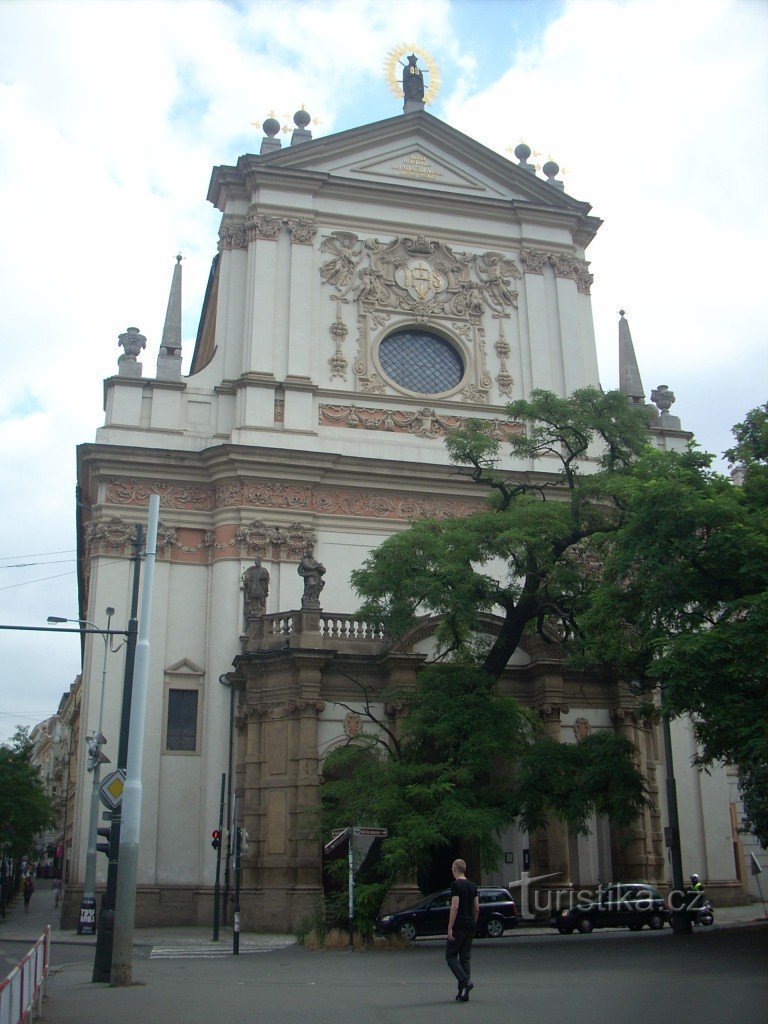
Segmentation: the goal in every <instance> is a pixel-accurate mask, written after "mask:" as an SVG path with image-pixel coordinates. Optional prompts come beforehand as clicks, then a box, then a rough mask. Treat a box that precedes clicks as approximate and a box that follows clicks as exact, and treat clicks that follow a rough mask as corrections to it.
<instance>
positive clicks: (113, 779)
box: [99, 768, 125, 811]
mask: <svg viewBox="0 0 768 1024" xmlns="http://www.w3.org/2000/svg"><path fill="white" fill-rule="evenodd" d="M124 786H125V769H124V768H118V770H117V771H116V772H110V773H109V775H107V776H105V778H104V781H103V782H102V784H101V785H100V786H99V800H101V802H102V804H103V805H104V806H105V807H106V808H107V810H108V811H115V810H117V808H118V807H119V806H120V804H121V803H122V800H123V788H124Z"/></svg>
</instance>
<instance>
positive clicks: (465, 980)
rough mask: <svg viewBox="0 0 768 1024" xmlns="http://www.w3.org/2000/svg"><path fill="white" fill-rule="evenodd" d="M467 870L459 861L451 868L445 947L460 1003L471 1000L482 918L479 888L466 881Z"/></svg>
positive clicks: (447, 961) (462, 862) (446, 958)
mask: <svg viewBox="0 0 768 1024" xmlns="http://www.w3.org/2000/svg"><path fill="white" fill-rule="evenodd" d="M466 870H467V865H466V863H465V862H464V861H463V860H458V859H457V860H455V861H454V862H453V864H452V865H451V872H452V873H453V882H452V884H451V910H450V914H449V916H448V943H447V945H446V948H445V960H446V963H447V964H448V966H449V967H450V969H451V970H452V971H453V974H454V976H455V978H456V980H457V981H458V983H459V991H458V992H457V993H456V999H457V1001H458V1002H460V1003H466V1002H468V1001H469V992H470V989H472V988H474V985H473V984H472V982H471V981H470V980H469V961H470V957H471V956H472V940H473V939H474V937H475V929H476V928H477V919H478V916H479V915H480V901H479V899H478V897H477V886H476V885H475V883H474V882H470V880H469V879H468V878H467V876H466Z"/></svg>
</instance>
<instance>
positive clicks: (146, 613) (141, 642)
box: [110, 494, 160, 987]
mask: <svg viewBox="0 0 768 1024" xmlns="http://www.w3.org/2000/svg"><path fill="white" fill-rule="evenodd" d="M159 513H160V496H159V495H158V494H153V495H151V497H150V499H149V520H148V523H147V549H146V555H145V569H144V582H143V585H142V601H141V620H140V622H139V636H138V640H137V643H136V663H135V665H134V670H133V696H132V700H131V724H130V733H129V738H128V763H127V765H126V776H125V788H124V789H123V799H122V805H123V817H122V829H121V832H120V868H119V871H118V874H117V894H116V898H115V937H114V943H113V947H112V971H111V974H110V983H111V984H112V985H113V986H115V987H118V986H124V985H131V984H132V983H133V924H134V919H135V916H136V878H137V875H138V863H139V839H140V837H141V760H142V754H143V751H144V720H145V717H146V709H147V684H148V681H149V653H150V648H149V629H150V625H151V623H152V589H153V585H154V578H155V557H156V547H157V521H158V517H159Z"/></svg>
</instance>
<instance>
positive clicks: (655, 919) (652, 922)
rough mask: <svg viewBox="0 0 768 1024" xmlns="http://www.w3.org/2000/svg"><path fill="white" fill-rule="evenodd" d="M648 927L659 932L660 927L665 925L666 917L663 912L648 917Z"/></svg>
mask: <svg viewBox="0 0 768 1024" xmlns="http://www.w3.org/2000/svg"><path fill="white" fill-rule="evenodd" d="M648 927H649V928H650V929H651V931H654V932H657V931H658V930H659V928H663V927H664V918H663V917H662V916H661V914H651V916H650V917H649V918H648Z"/></svg>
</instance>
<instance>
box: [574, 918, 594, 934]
mask: <svg viewBox="0 0 768 1024" xmlns="http://www.w3.org/2000/svg"><path fill="white" fill-rule="evenodd" d="M576 927H577V928H578V929H579V931H580V932H581V934H582V935H589V933H590V932H591V931H592V929H593V928H594V927H595V926H594V924H593V923H592V918H591V917H580V918H579V920H578V921H577V922H576Z"/></svg>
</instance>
